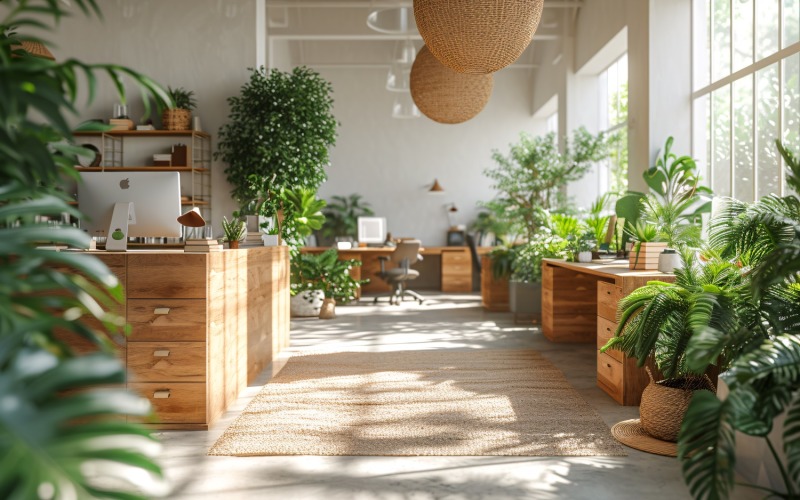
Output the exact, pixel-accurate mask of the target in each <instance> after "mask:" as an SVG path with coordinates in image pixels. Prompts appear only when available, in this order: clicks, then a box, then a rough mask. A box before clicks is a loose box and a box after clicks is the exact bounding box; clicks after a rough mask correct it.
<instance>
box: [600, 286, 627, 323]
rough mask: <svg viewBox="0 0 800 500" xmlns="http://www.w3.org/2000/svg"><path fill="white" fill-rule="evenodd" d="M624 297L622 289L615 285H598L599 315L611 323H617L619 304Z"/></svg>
mask: <svg viewBox="0 0 800 500" xmlns="http://www.w3.org/2000/svg"><path fill="white" fill-rule="evenodd" d="M621 297H622V289H621V288H620V287H618V286H616V285H615V284H613V283H606V282H605V281H599V282H598V283H597V315H598V316H600V317H601V318H605V319H607V320H609V321H613V322H616V321H617V304H618V303H619V299H620V298H621Z"/></svg>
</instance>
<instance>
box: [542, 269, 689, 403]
mask: <svg viewBox="0 0 800 500" xmlns="http://www.w3.org/2000/svg"><path fill="white" fill-rule="evenodd" d="M542 274H543V280H542V288H543V289H542V318H543V325H542V326H543V332H544V335H545V336H546V337H547V338H548V339H550V340H553V341H556V342H565V341H567V342H574V341H587V342H593V343H596V345H597V386H598V387H600V388H601V389H602V390H603V391H605V392H606V393H607V394H608V395H609V396H611V397H612V398H613V399H614V400H615V401H616V402H618V403H619V404H621V405H634V406H635V405H638V404H639V402H640V401H641V397H642V391H643V390H644V388H645V387H646V386H647V383H648V382H649V378H648V377H647V373H646V372H645V371H644V368H639V367H638V366H637V365H636V360H635V359H633V358H626V357H625V355H624V354H623V353H622V352H620V351H611V350H609V351H606V352H600V348H601V347H602V346H604V345H605V344H606V342H608V340H609V339H610V338H611V337H613V336H614V333H615V332H616V329H617V318H618V313H617V305H618V304H619V301H620V299H621V298H622V297H625V296H627V295H628V294H630V293H631V292H632V291H633V290H635V289H637V288H639V287H640V286H643V285H645V284H647V282H648V281H651V280H661V281H667V282H672V281H674V280H675V276H673V275H671V274H662V273H658V272H650V271H631V270H630V269H629V267H628V262H627V261H615V262H612V263H610V264H596V263H576V262H565V261H560V260H552V259H545V260H544V262H543V263H542Z"/></svg>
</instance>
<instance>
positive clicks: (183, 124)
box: [161, 109, 192, 130]
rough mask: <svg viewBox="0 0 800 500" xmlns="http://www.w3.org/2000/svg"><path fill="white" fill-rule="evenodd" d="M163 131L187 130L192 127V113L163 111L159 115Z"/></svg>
mask: <svg viewBox="0 0 800 500" xmlns="http://www.w3.org/2000/svg"><path fill="white" fill-rule="evenodd" d="M161 124H162V125H163V126H164V130H189V129H190V128H191V126H192V112H191V111H189V110H188V109H165V110H164V112H163V113H161Z"/></svg>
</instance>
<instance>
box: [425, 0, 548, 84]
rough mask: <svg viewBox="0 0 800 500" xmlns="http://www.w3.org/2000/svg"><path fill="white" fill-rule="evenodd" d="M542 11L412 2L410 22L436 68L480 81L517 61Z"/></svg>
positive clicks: (453, 0) (497, 4) (455, 0)
mask: <svg viewBox="0 0 800 500" xmlns="http://www.w3.org/2000/svg"><path fill="white" fill-rule="evenodd" d="M543 6H544V0H414V18H415V19H416V22H417V28H418V29H419V32H420V34H421V35H422V39H423V40H425V45H427V46H428V47H430V50H431V53H432V54H433V55H434V56H435V57H436V58H437V59H438V60H439V61H441V62H442V64H444V65H445V66H446V67H448V68H450V69H451V70H453V71H457V72H459V73H467V74H477V75H480V74H488V73H494V72H495V71H497V70H499V69H502V68H504V67H506V66H508V65H509V64H511V63H513V62H514V61H516V60H517V58H519V56H520V55H521V54H522V52H523V51H524V50H525V49H526V48H527V47H528V44H530V42H531V39H532V38H533V34H534V33H535V32H536V28H537V27H538V26H539V20H540V19H541V18H542V9H543Z"/></svg>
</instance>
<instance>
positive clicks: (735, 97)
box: [692, 0, 800, 201]
mask: <svg viewBox="0 0 800 500" xmlns="http://www.w3.org/2000/svg"><path fill="white" fill-rule="evenodd" d="M692 10H693V15H692V17H693V45H694V47H693V79H694V93H693V107H692V112H693V115H694V116H693V136H694V137H693V149H694V155H695V157H696V158H697V159H698V160H699V161H700V162H701V164H702V167H703V168H704V169H705V172H706V177H707V179H708V181H709V184H710V186H711V187H712V189H713V190H714V193H715V194H717V195H722V196H733V197H735V198H737V199H740V200H743V201H754V200H756V199H758V198H761V197H762V196H765V195H767V194H770V193H775V194H779V195H783V194H785V192H786V182H785V179H784V175H785V173H784V168H783V164H782V159H781V157H780V155H779V154H778V151H777V149H776V148H775V139H782V140H783V141H784V143H785V144H786V145H787V146H788V147H790V148H791V149H793V150H794V151H795V152H800V0H694V4H693V9H692Z"/></svg>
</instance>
